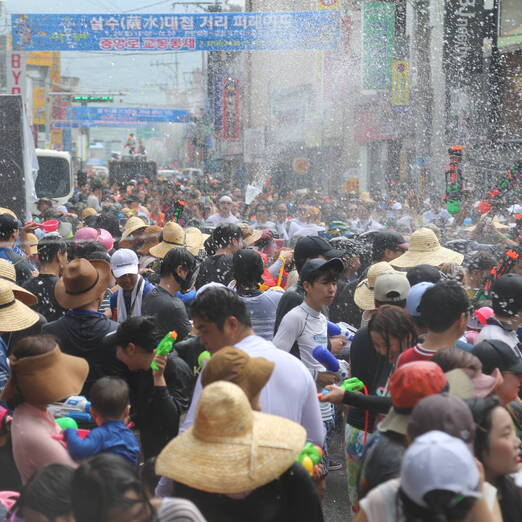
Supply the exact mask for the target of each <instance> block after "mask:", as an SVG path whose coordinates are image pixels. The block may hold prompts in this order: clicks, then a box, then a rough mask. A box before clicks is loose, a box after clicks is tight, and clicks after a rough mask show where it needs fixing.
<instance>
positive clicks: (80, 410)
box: [48, 395, 93, 423]
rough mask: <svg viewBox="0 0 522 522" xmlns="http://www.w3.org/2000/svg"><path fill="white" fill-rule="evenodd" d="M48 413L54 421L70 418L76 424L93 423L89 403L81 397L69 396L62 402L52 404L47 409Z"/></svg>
mask: <svg viewBox="0 0 522 522" xmlns="http://www.w3.org/2000/svg"><path fill="white" fill-rule="evenodd" d="M48 411H49V413H50V414H51V415H52V416H53V417H54V418H55V419H56V418H59V417H70V418H71V419H73V420H74V421H76V422H81V423H89V422H93V418H92V417H91V414H90V412H91V403H90V401H88V400H87V399H86V398H85V397H83V396H82V395H71V396H70V397H68V398H67V399H65V401H63V402H54V403H53V404H51V405H49V407H48Z"/></svg>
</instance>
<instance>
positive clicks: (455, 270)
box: [440, 263, 466, 284]
mask: <svg viewBox="0 0 522 522" xmlns="http://www.w3.org/2000/svg"><path fill="white" fill-rule="evenodd" d="M440 273H441V274H442V278H443V279H449V280H450V281H457V283H461V284H462V283H463V282H464V277H465V275H466V271H465V270H464V268H463V267H461V266H460V265H458V264H457V263H444V264H443V265H441V267H440Z"/></svg>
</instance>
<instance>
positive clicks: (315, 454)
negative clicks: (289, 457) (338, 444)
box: [296, 442, 323, 477]
mask: <svg viewBox="0 0 522 522" xmlns="http://www.w3.org/2000/svg"><path fill="white" fill-rule="evenodd" d="M322 456H323V450H322V449H321V448H320V447H319V446H316V445H315V444H312V443H311V442H307V443H306V445H305V447H304V448H303V451H301V453H300V454H299V456H298V457H297V459H296V461H297V462H299V464H301V466H303V468H304V469H306V471H308V473H309V474H310V476H311V477H313V476H314V470H315V467H316V466H317V465H318V464H319V462H321V458H322Z"/></svg>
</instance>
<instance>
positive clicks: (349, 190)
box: [343, 178, 359, 194]
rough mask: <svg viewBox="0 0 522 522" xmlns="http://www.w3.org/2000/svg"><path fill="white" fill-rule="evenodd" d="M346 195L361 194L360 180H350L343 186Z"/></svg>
mask: <svg viewBox="0 0 522 522" xmlns="http://www.w3.org/2000/svg"><path fill="white" fill-rule="evenodd" d="M343 190H344V193H345V194H359V178H348V179H347V180H346V181H345V182H344V185H343Z"/></svg>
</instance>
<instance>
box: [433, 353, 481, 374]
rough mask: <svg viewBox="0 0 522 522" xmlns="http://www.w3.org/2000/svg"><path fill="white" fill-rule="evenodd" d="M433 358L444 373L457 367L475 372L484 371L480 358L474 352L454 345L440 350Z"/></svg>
mask: <svg viewBox="0 0 522 522" xmlns="http://www.w3.org/2000/svg"><path fill="white" fill-rule="evenodd" d="M431 360H432V361H433V362H434V363H436V364H438V365H439V366H440V367H441V368H442V371H443V372H444V373H446V372H450V371H451V370H456V369H469V370H473V371H474V372H481V371H482V363H481V362H480V359H479V358H478V357H476V356H475V355H473V354H472V353H469V352H466V351H464V350H461V349H460V348H453V347H452V348H444V350H439V351H438V352H436V353H435V355H434V356H433V357H432V358H431Z"/></svg>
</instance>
